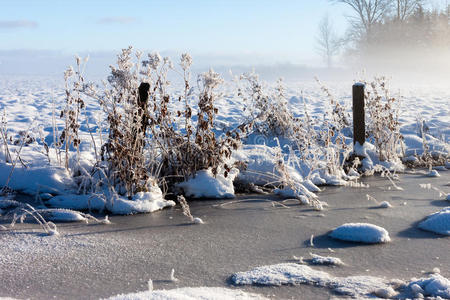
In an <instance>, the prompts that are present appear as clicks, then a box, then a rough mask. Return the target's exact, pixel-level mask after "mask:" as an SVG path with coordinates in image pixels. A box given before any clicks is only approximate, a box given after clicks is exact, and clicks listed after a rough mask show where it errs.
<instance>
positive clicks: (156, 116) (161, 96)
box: [61, 47, 250, 198]
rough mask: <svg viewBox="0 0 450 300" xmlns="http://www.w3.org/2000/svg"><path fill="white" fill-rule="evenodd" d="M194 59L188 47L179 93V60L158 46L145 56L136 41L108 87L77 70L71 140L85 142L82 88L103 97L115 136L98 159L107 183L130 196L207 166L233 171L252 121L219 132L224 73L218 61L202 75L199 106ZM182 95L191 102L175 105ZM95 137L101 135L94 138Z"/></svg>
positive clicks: (69, 110)
mask: <svg viewBox="0 0 450 300" xmlns="http://www.w3.org/2000/svg"><path fill="white" fill-rule="evenodd" d="M77 63H78V60H77ZM191 64H192V58H191V57H190V56H189V54H183V55H182V56H181V61H180V64H179V65H180V67H181V69H182V72H179V73H181V74H182V76H183V79H184V93H183V95H181V96H179V97H175V96H173V95H170V94H169V93H168V87H169V85H170V82H169V81H168V79H167V78H168V74H169V72H170V71H172V70H173V69H174V66H173V64H172V62H171V61H170V59H169V58H162V57H161V56H160V55H159V54H158V53H152V54H149V55H148V57H147V59H145V60H143V59H142V54H141V53H140V52H136V53H134V54H133V49H132V48H131V47H129V48H127V49H123V50H122V52H121V53H120V54H119V55H118V58H117V66H114V67H113V66H111V75H110V76H109V77H108V81H107V82H104V83H103V84H104V86H103V88H101V89H99V88H97V87H96V86H95V85H94V84H84V79H83V78H82V76H81V75H79V74H80V72H76V73H75V74H76V75H77V76H78V77H77V78H76V82H77V84H74V85H73V87H72V88H71V89H68V91H67V92H66V94H67V95H68V96H67V106H66V109H65V110H64V115H65V116H66V129H65V130H64V132H63V137H64V138H65V141H66V143H65V144H66V145H68V144H69V142H70V141H72V143H73V145H74V146H78V145H79V140H78V135H77V130H78V128H79V125H78V124H79V122H78V120H79V111H80V109H82V108H83V104H84V102H83V100H81V96H80V99H79V98H78V96H79V95H83V96H89V97H91V98H94V99H96V100H98V103H99V104H100V106H101V108H102V110H103V112H104V114H105V119H106V123H107V126H106V127H107V130H108V139H107V141H106V142H104V143H103V144H102V145H101V151H100V155H99V161H98V163H97V166H96V167H97V168H101V169H102V171H101V172H100V171H99V174H105V176H106V178H107V180H106V182H107V183H108V185H110V186H113V187H114V188H115V190H117V191H118V192H119V193H120V194H126V195H127V196H128V197H130V198H131V197H132V196H133V195H134V194H135V193H137V192H140V191H148V190H149V187H150V186H151V185H154V184H156V181H157V179H159V184H160V185H161V186H166V184H167V183H168V184H169V188H170V187H171V186H173V183H175V182H178V181H182V180H185V179H188V178H189V177H191V176H195V174H196V172H197V171H199V170H205V169H211V171H212V173H213V174H214V175H217V174H218V173H219V172H220V173H222V174H223V175H224V176H225V177H226V176H227V175H228V172H229V171H230V169H231V166H230V165H229V163H227V162H228V160H229V158H230V157H231V153H232V151H234V150H236V149H237V148H238V146H239V144H240V141H241V136H242V135H243V133H244V132H245V131H246V130H247V129H248V127H249V126H250V124H243V125H241V126H239V127H238V128H236V129H234V130H230V131H228V132H226V134H223V135H221V136H217V135H216V133H215V130H214V129H215V128H214V119H215V116H216V114H217V113H218V109H217V108H216V107H215V104H214V103H215V100H216V98H217V94H216V92H215V91H216V89H217V87H218V86H219V85H220V84H221V83H222V81H223V80H222V79H221V77H220V76H219V74H217V73H216V72H214V71H213V70H212V69H211V70H209V71H208V72H205V73H203V74H200V75H199V77H198V80H197V84H198V89H199V92H198V95H197V101H198V102H197V107H198V108H197V109H196V111H194V108H193V106H192V103H191V102H192V99H193V98H195V95H194V91H195V90H194V89H193V88H191V83H190V66H191ZM69 70H70V69H69ZM69 75H70V76H72V75H73V73H70V72H67V75H66V77H67V78H70V76H69ZM66 86H67V85H66ZM73 95H75V96H73ZM181 101H182V102H183V103H184V109H183V110H182V111H174V110H173V109H172V106H173V105H174V104H175V103H176V102H181ZM91 134H92V133H91ZM68 137H70V138H71V139H70V140H68ZM92 140H93V141H94V142H95V139H94V138H93V139H92ZM100 140H102V139H101V136H100ZM61 141H62V140H61ZM66 148H67V146H66ZM67 152H68V151H67ZM67 152H66V153H67ZM104 162H106V164H105V163H104ZM100 177H102V176H100Z"/></svg>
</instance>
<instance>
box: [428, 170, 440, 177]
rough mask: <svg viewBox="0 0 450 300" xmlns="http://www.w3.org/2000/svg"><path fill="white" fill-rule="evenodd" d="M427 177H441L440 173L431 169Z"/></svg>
mask: <svg viewBox="0 0 450 300" xmlns="http://www.w3.org/2000/svg"><path fill="white" fill-rule="evenodd" d="M427 176H428V177H441V174H439V172H438V171H437V170H431V171H430V172H429V173H428V174H427Z"/></svg>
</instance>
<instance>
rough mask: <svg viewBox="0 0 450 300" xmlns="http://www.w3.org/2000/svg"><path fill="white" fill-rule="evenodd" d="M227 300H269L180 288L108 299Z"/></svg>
mask: <svg viewBox="0 0 450 300" xmlns="http://www.w3.org/2000/svg"><path fill="white" fill-rule="evenodd" d="M144 299H146V300H147V299H155V300H156V299H158V300H193V299H202V300H209V299H210V300H227V299H238V300H246V299H261V300H262V299H267V298H265V297H263V296H261V295H257V294H251V293H245V292H243V291H240V290H235V289H227V288H220V287H196V288H189V287H186V288H178V289H172V290H155V291H145V292H139V293H133V294H122V295H117V296H113V297H111V298H108V300H144Z"/></svg>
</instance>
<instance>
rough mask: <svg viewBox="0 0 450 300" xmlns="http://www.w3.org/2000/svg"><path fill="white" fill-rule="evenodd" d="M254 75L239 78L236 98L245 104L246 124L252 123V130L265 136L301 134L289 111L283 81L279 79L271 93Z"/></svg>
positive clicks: (301, 131)
mask: <svg viewBox="0 0 450 300" xmlns="http://www.w3.org/2000/svg"><path fill="white" fill-rule="evenodd" d="M267 90H268V89H267V87H265V86H264V85H263V83H262V82H261V81H260V80H259V76H258V75H257V74H256V73H254V72H251V73H245V74H242V75H241V76H240V81H239V85H238V88H237V93H238V97H242V98H243V100H244V102H245V103H246V107H245V108H244V110H245V111H246V113H247V118H248V119H247V122H252V123H254V124H253V125H254V130H256V131H257V132H258V133H260V134H264V135H266V136H285V137H292V136H294V135H297V134H300V133H303V129H302V128H300V127H298V126H297V125H298V124H296V122H295V119H294V117H293V115H292V113H291V112H290V111H289V108H288V105H287V100H286V94H285V88H284V85H283V81H282V80H281V79H279V80H278V81H277V85H276V87H275V89H274V91H273V92H271V93H270V92H268V91H267Z"/></svg>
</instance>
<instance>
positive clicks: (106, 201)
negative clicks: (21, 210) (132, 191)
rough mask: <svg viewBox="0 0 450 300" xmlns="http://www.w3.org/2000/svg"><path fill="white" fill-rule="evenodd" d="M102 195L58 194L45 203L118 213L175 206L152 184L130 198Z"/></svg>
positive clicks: (133, 212)
mask: <svg viewBox="0 0 450 300" xmlns="http://www.w3.org/2000/svg"><path fill="white" fill-rule="evenodd" d="M104 196H105V197H104ZM104 196H99V195H74V194H68V195H59V196H55V197H53V198H51V199H50V200H49V201H48V202H47V203H48V204H49V205H51V206H53V207H59V208H67V209H75V210H88V209H90V210H96V211H103V210H108V211H110V212H112V213H113V214H118V215H129V214H135V213H150V212H154V211H157V210H161V209H163V208H165V207H168V206H175V202H174V201H171V200H165V199H164V197H163V194H162V191H161V189H160V188H159V187H157V186H153V187H152V188H151V190H150V191H149V192H139V193H137V194H136V195H134V197H133V198H132V200H128V198H126V197H122V196H109V195H104Z"/></svg>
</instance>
